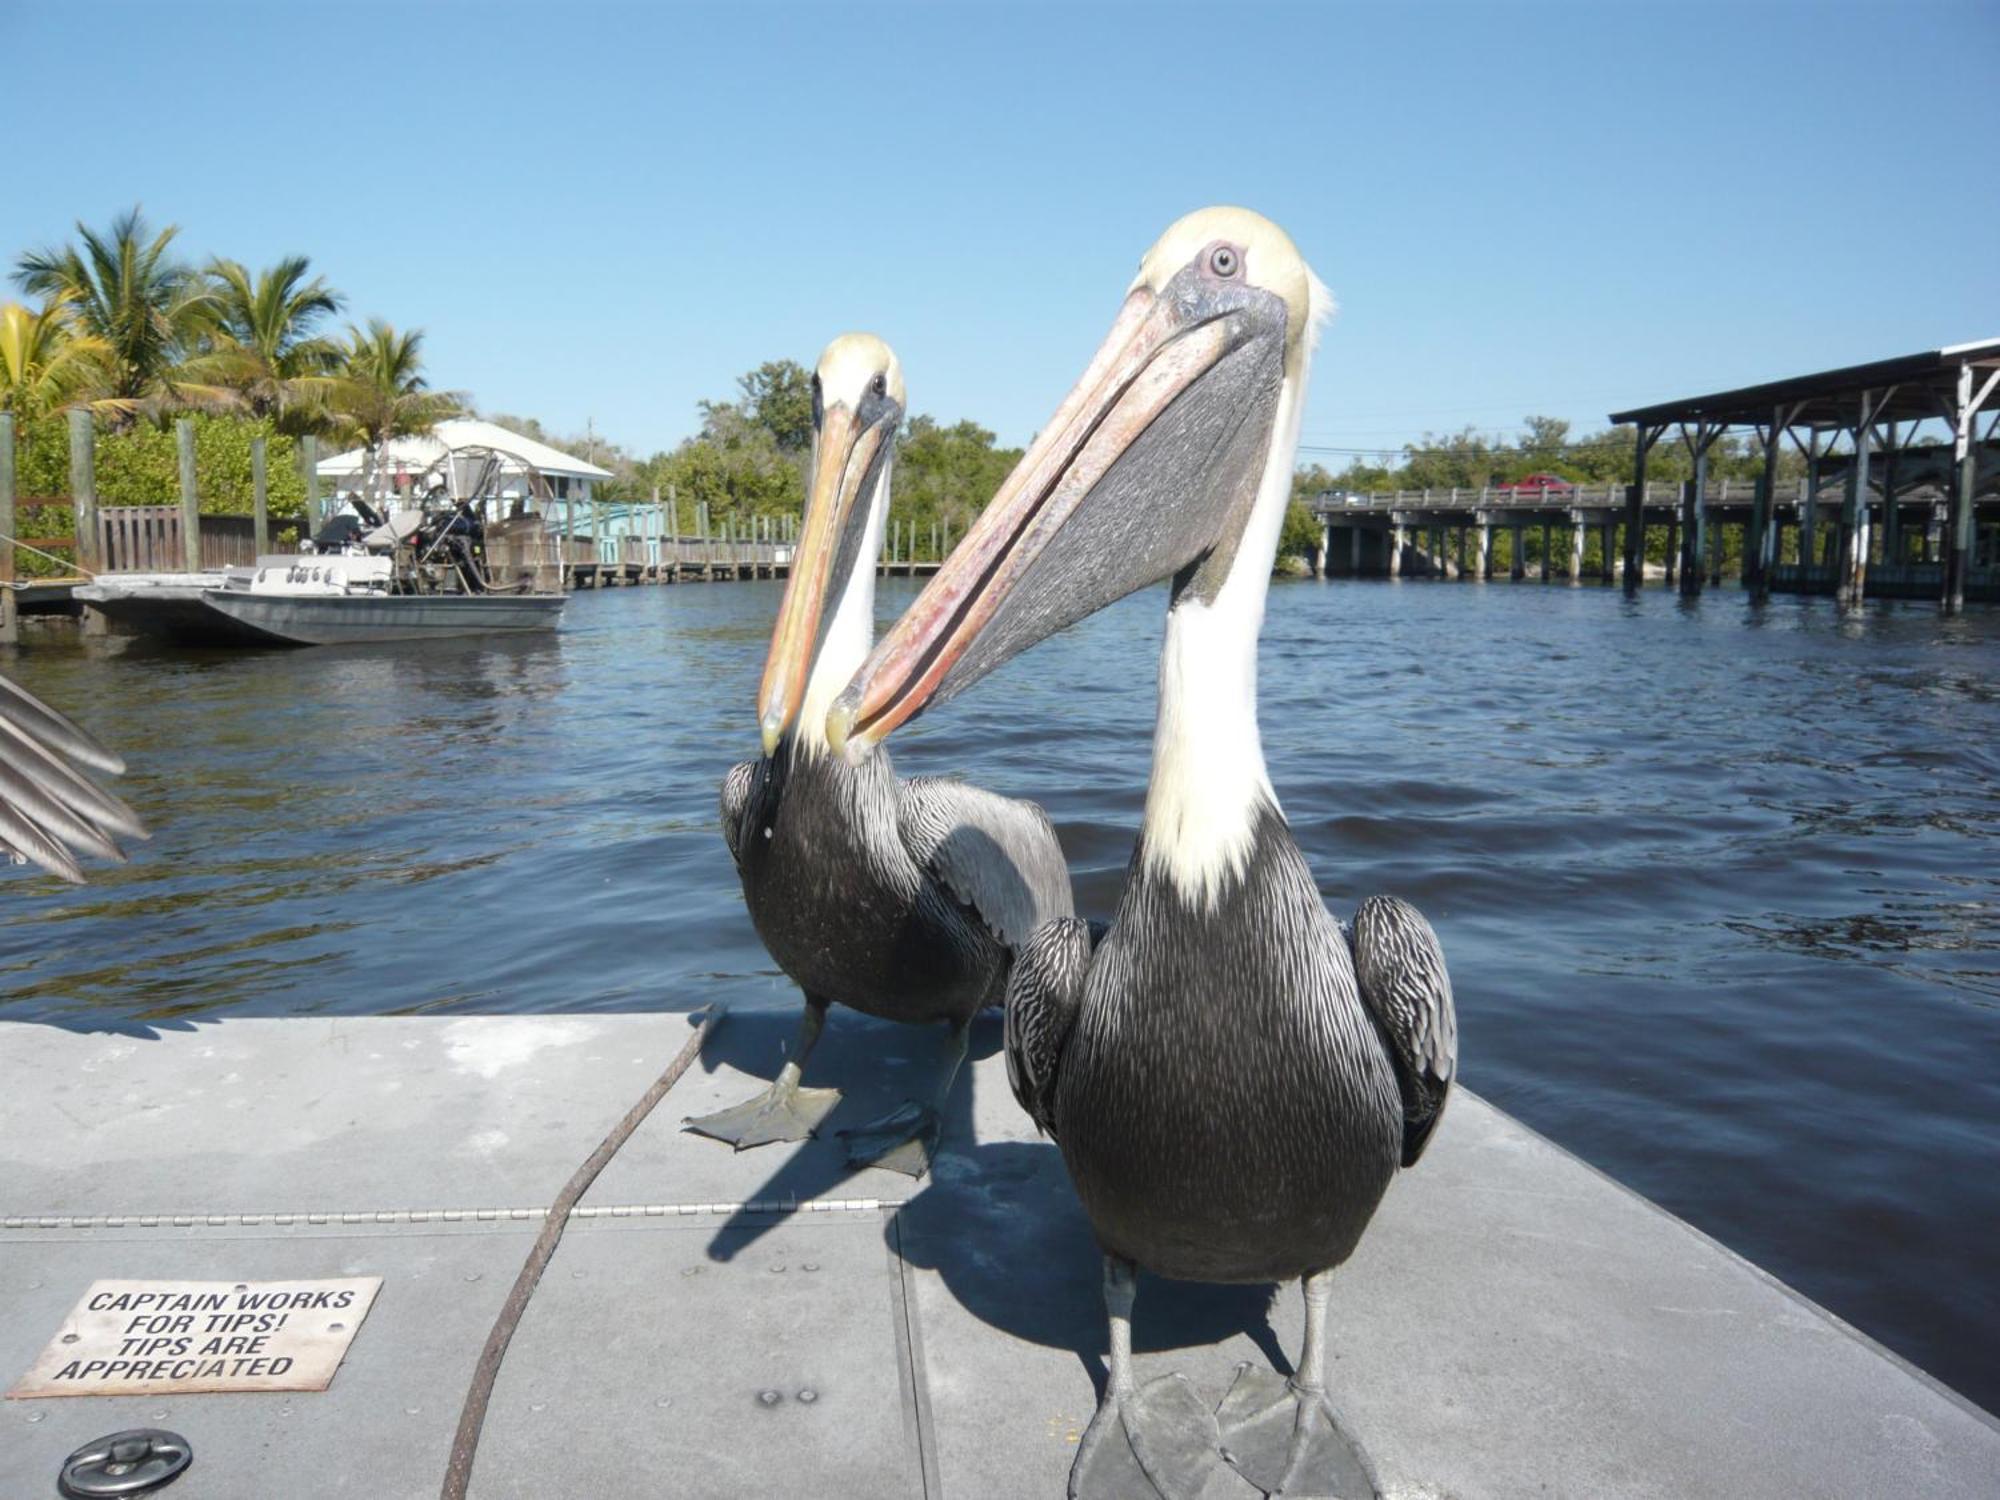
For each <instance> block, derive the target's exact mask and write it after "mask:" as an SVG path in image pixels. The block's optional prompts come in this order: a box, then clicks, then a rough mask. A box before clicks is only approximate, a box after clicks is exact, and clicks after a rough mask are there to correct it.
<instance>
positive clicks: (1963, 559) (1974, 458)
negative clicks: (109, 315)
mask: <svg viewBox="0 0 2000 1500" xmlns="http://www.w3.org/2000/svg"><path fill="white" fill-rule="evenodd" d="M1979 379H1980V383H1979V385H1978V386H1977V387H1976V388H1975V386H1974V384H1973V380H1974V376H1973V370H1972V366H1971V365H1960V366H1959V370H1958V391H1957V399H1956V400H1955V401H1954V402H1953V403H1952V457H1953V458H1954V459H1956V460H1957V463H1956V466H1955V467H1956V469H1957V471H1958V483H1957V484H1956V485H1955V486H1953V492H1952V497H1951V513H1950V516H1949V517H1948V519H1947V521H1946V523H1945V525H1944V527H1943V535H1942V536H1941V537H1940V538H1939V541H1940V542H1941V543H1942V546H1943V549H1944V590H1943V593H1942V595H1941V596H1940V598H1939V600H1938V603H1939V604H1940V606H1941V607H1942V608H1943V610H1944V612H1945V613H1946V614H1948V615H1958V614H1963V613H1965V585H1966V580H1967V578H1968V577H1969V576H1970V574H1971V572H1972V562H1973V544H1974V543H1975V542H1976V541H1977V540H1978V529H1977V527H1976V525H1975V522H1974V518H1973V510H1972V501H1973V496H1974V494H1975V493H1976V491H1977V489H1978V485H1979V445H1978V444H1977V443H1976V442H1974V441H1973V438H1974V436H1975V435H1976V432H1977V426H1978V420H1979V409H1980V407H1981V406H1983V405H1984V404H1985V402H1986V398H1987V397H1988V396H1990V395H1992V394H1993V387H1994V384H1995V383H1996V382H2000V371H1987V370H1981V371H1980V372H1979Z"/></svg>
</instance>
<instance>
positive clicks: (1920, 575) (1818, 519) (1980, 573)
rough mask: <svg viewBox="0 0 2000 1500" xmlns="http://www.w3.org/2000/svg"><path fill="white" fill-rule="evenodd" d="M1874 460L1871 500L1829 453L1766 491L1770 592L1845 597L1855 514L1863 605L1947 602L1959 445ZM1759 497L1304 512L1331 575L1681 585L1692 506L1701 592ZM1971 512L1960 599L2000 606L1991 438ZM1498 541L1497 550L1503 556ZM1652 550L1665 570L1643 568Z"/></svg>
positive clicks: (1653, 493) (1421, 493)
mask: <svg viewBox="0 0 2000 1500" xmlns="http://www.w3.org/2000/svg"><path fill="white" fill-rule="evenodd" d="M1871 457H1872V458H1873V460H1874V465H1873V472H1872V474H1868V475H1867V476H1866V477H1865V478H1864V479H1863V481H1862V482H1863V483H1866V484H1867V485H1868V489H1867V491H1866V496H1867V498H1866V499H1865V501H1861V502H1859V503H1856V502H1854V500H1853V497H1852V494H1851V491H1852V490H1853V487H1854V483H1853V481H1854V476H1855V472H1856V467H1857V466H1856V465H1855V464H1854V463H1853V462H1852V460H1851V456H1843V455H1828V454H1824V453H1822V454H1821V455H1819V457H1818V458H1817V460H1816V461H1815V462H1814V463H1813V464H1812V465H1811V467H1810V472H1809V473H1808V475H1807V476H1806V477H1803V478H1800V479H1798V480H1797V481H1796V482H1793V483H1791V484H1789V485H1787V484H1782V483H1781V484H1778V485H1774V486H1772V488H1771V495H1770V500H1769V502H1768V520H1767V521H1766V522H1765V526H1766V529H1767V530H1768V532H1769V537H1770V541H1769V546H1770V549H1771V550H1770V553H1769V559H1768V569H1767V574H1768V576H1767V577H1766V579H1765V587H1767V588H1769V589H1771V590H1773V591H1775V592H1780V593H1807V594H1833V593H1836V592H1837V591H1838V590H1839V587H1840V583H1841V549H1842V547H1843V545H1851V539H1852V535H1853V533H1854V531H1855V529H1856V527H1857V517H1858V518H1860V521H1859V524H1862V525H1865V526H1866V528H1867V536H1868V538H1869V542H1868V544H1867V545H1868V546H1869V551H1868V554H1867V556H1866V560H1865V565H1864V570H1863V571H1864V575H1865V588H1866V592H1867V594H1868V595H1869V596H1870V597H1874V598H1906V599H1935V598H1939V597H1940V596H1941V594H1942V592H1943V590H1944V588H1945V586H1946V577H1945V573H1946V565H1945V553H1946V541H1947V538H1948V537H1949V536H1950V527H1951V521H1952V516H1951V510H1952V505H1953V499H1954V490H1955V484H1954V481H1955V479H1956V477H1957V476H1956V475H1955V474H1954V472H1953V460H1952V455H1951V453H1950V450H1949V449H1943V448H1928V447H1927V448H1904V449H1896V450H1889V451H1887V452H1884V451H1880V450H1878V451H1875V452H1874V453H1872V454H1871ZM1763 490H1764V481H1763V480H1762V479H1756V480H1743V479H1734V480H1732V479H1721V480H1709V481H1707V482H1706V483H1704V484H1703V486H1702V488H1701V493H1700V500H1699V505H1698V506H1697V504H1696V499H1695V494H1694V485H1693V482H1692V481H1687V482H1682V483H1674V482H1670V481H1669V482H1662V481H1657V480H1654V481H1648V482H1647V483H1645V484H1644V485H1628V484H1619V483H1615V482H1612V483H1600V484H1576V485H1563V486H1549V487H1547V488H1539V489H1523V488H1518V487H1514V486H1505V485H1495V486H1488V487H1485V488H1481V489H1471V488H1464V489H1449V490H1446V489H1436V490H1395V491H1381V492H1376V493H1370V494H1353V493H1341V492H1337V491H1324V492H1322V493H1320V494H1319V495H1316V496H1314V497H1313V498H1312V499H1311V500H1310V501H1309V502H1308V503H1307V508H1308V509H1309V510H1310V511H1311V513H1312V515H1313V518H1314V520H1316V521H1317V522H1318V523H1319V526H1320V546H1319V557H1318V559H1317V562H1316V566H1315V571H1316V572H1319V573H1322V574H1324V575H1325V576H1327V577H1348V578H1366V577H1377V578H1399V577H1407V578H1419V577H1428V578H1460V579H1475V578H1484V579H1490V578H1493V577H1495V576H1496V575H1498V574H1502V573H1504V576H1507V577H1510V578H1514V579H1523V578H1528V577H1537V578H1540V579H1542V580H1544V581H1549V580H1552V579H1555V578H1564V579H1567V580H1569V581H1571V582H1581V581H1585V580H1587V579H1595V580H1597V581H1600V582H1604V583H1610V582H1613V581H1615V578H1616V569H1617V560H1618V559H1619V558H1620V557H1621V555H1622V556H1624V557H1625V558H1627V559H1637V567H1638V568H1639V569H1641V570H1643V576H1644V577H1648V578H1656V579H1658V580H1660V581H1663V582H1665V583H1666V584H1668V585H1670V586H1679V585H1681V584H1682V583H1683V582H1684V580H1683V577H1682V570H1683V569H1685V568H1686V567H1688V566H1690V562H1689V557H1690V551H1689V548H1688V546H1687V541H1688V538H1687V537H1686V536H1685V535H1684V527H1685V525H1686V518H1687V516H1688V514H1689V513H1690V511H1692V510H1698V512H1699V514H1700V516H1701V520H1702V525H1701V527H1700V542H1699V546H1700V550H1699V551H1698V552H1694V553H1693V554H1692V556H1693V559H1694V560H1693V562H1692V566H1693V567H1694V568H1695V570H1696V576H1695V578H1694V579H1693V583H1694V585H1695V587H1696V588H1697V589H1698V588H1699V587H1700V585H1701V584H1702V583H1704V582H1705V583H1708V584H1719V583H1721V582H1722V579H1723V573H1724V563H1725V559H1727V558H1731V557H1733V558H1735V559H1738V560H1739V567H1740V560H1741V559H1743V558H1747V557H1751V556H1752V555H1753V552H1754V541H1753V539H1754V537H1755V536H1756V534H1757V530H1758V525H1759V512H1760V506H1762V505H1763V504H1764V502H1763V501H1762V500H1761V499H1760V495H1761V494H1762V492H1763ZM1972 515H1973V517H1974V526H1973V537H1974V541H1975V544H1976V546H1975V548H1974V549H1973V555H1971V556H1970V558H1969V560H1968V566H1967V572H1966V576H1965V595H1966V597H1968V598H1972V599H1989V600H2000V535H1996V534H1995V527H1996V523H2000V444H1996V443H1994V442H1992V441H1988V442H1986V443H1984V444H1982V445H1980V448H1979V452H1978V482H1977V488H1976V494H1975V499H1974V504H1973V507H1972ZM1634 517H1637V518H1638V519H1637V521H1636V522H1635V520H1634ZM1635 528H1636V529H1635ZM1725 532H1733V533H1734V535H1735V536H1736V537H1737V538H1738V545H1737V546H1736V547H1734V548H1731V547H1729V546H1727V545H1726V542H1725ZM1503 540H1504V543H1505V546H1504V556H1503V555H1502V554H1503V548H1502V547H1499V546H1496V541H1503ZM1621 543H1622V544H1623V545H1622V547H1621V546H1620V544H1621ZM1649 556H1656V557H1659V558H1662V559H1663V561H1662V562H1660V563H1657V564H1649V563H1647V562H1646V561H1645V559H1646V558H1648V557H1649ZM1627 566H1628V577H1630V578H1631V579H1632V580H1633V583H1634V586H1636V585H1637V583H1638V582H1639V581H1640V578H1641V576H1642V574H1641V572H1637V571H1632V569H1633V567H1634V564H1633V563H1631V562H1629V561H1628V564H1627ZM1742 571H1745V572H1747V570H1742ZM1745 581H1746V582H1750V581H1751V580H1750V579H1749V578H1748V577H1746V579H1745Z"/></svg>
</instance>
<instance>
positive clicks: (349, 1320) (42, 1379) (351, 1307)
mask: <svg viewBox="0 0 2000 1500" xmlns="http://www.w3.org/2000/svg"><path fill="white" fill-rule="evenodd" d="M381 1286H382V1278H381V1277H379V1276H355V1277H349V1278H347V1279H345V1280H341V1281H249V1282H245V1281H96V1282H92V1283H91V1287H90V1290H89V1291H88V1292H85V1293H84V1296H83V1300H82V1301H81V1302H79V1303H77V1305H76V1306H75V1308H73V1309H72V1310H71V1312H70V1315H69V1317H68V1318H67V1319H66V1320H65V1321H64V1323H63V1326H62V1328H61V1329H60V1330H59V1331H58V1332H57V1334H56V1336H55V1338H53V1339H52V1340H50V1342H49V1346H48V1348H46V1349H44V1350H43V1351H42V1356H41V1358H40V1359H38V1360H36V1361H35V1363H34V1365H33V1367H32V1368H30V1369H29V1371H28V1373H27V1374H25V1375H23V1376H22V1377H21V1379H20V1381H19V1382H18V1383H17V1384H16V1385H15V1386H14V1388H13V1389H12V1390H11V1391H9V1392H8V1393H7V1397H8V1399H9V1400H14V1401H19V1400H26V1399H28V1398H30V1397H35V1396H149V1395H164V1394H167V1393H169V1392H172V1393H175V1394H180V1395H198V1394H202V1393H205V1392H212V1391H323V1390H325V1389H326V1388H327V1387H328V1386H329V1385H331V1384H332V1383H333V1372H334V1371H335V1370H337V1369H339V1368H340V1362H341V1360H342V1359H344V1358H345V1357H346V1355H347V1345H348V1342H349V1341H350V1340H351V1339H353V1337H354V1330H355V1329H357V1328H359V1327H360V1326H361V1320H362V1319H363V1318H365V1317H367V1316H368V1309H369V1308H370V1307H372V1306H373V1305H374V1303H375V1293H376V1292H377V1291H379V1290H380V1289H381Z"/></svg>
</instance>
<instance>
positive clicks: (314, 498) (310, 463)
mask: <svg viewBox="0 0 2000 1500" xmlns="http://www.w3.org/2000/svg"><path fill="white" fill-rule="evenodd" d="M299 467H300V468H301V469H303V470H304V471H305V472H304V473H303V474H301V475H300V476H299V477H300V478H301V479H303V480H304V481H305V485H306V497H305V509H304V511H303V512H302V517H303V524H301V525H300V527H299V540H300V541H302V542H303V541H309V540H310V539H311V537H312V534H313V533H314V532H315V531H317V530H319V439H318V438H316V437H314V436H313V435H312V434H311V433H307V434H306V436H305V437H303V438H301V439H300V440H299Z"/></svg>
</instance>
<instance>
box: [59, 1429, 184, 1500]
mask: <svg viewBox="0 0 2000 1500" xmlns="http://www.w3.org/2000/svg"><path fill="white" fill-rule="evenodd" d="M193 1462H194V1446H193V1445H192V1444H191V1443H189V1442H188V1440H187V1439H186V1438H184V1437H182V1436H181V1435H180V1434H179V1433H178V1432H168V1431H166V1430H165V1429H164V1428H159V1427H133V1428H129V1429H127V1430H126V1431H124V1432H114V1433H112V1434H111V1435H110V1436H109V1437H101V1438H98V1439H97V1440H96V1441H95V1442H90V1443H85V1444H84V1445H83V1446H82V1447H81V1448H79V1449H77V1450H76V1452H74V1453H72V1454H71V1455H70V1456H69V1457H68V1458H67V1459H65V1460H64V1461H63V1466H62V1473H61V1474H59V1475H57V1476H56V1488H57V1489H58V1490H60V1491H61V1492H62V1493H63V1494H64V1495H66V1496H68V1497H70V1500H97V1497H99V1496H104V1495H144V1494H148V1493H150V1492H151V1491H153V1490H157V1489H159V1488H161V1487H162V1486H164V1485H169V1484H172V1483H173V1482H174V1481H175V1480H176V1479H178V1478H180V1476H181V1473H182V1472H183V1471H184V1470H185V1469H186V1468H187V1466H188V1465H189V1464H191V1463H193Z"/></svg>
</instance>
